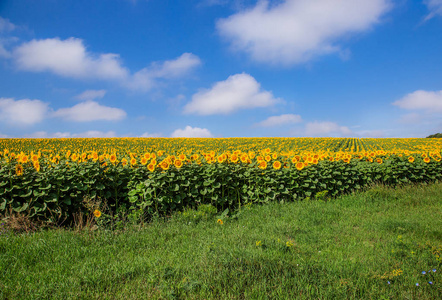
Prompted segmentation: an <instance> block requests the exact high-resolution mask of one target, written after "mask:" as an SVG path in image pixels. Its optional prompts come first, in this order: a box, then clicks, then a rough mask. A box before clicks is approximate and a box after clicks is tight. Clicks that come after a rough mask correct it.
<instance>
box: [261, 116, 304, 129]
mask: <svg viewBox="0 0 442 300" xmlns="http://www.w3.org/2000/svg"><path fill="white" fill-rule="evenodd" d="M300 122H302V118H301V116H300V115H293V114H284V115H280V116H272V117H269V118H267V119H265V120H264V121H262V122H259V123H258V124H257V125H258V126H263V127H272V126H281V125H286V124H295V123H300Z"/></svg>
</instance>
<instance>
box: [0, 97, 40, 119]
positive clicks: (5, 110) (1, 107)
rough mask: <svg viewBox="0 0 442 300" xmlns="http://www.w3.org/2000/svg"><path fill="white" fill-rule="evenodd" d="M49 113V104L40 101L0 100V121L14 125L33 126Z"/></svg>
mask: <svg viewBox="0 0 442 300" xmlns="http://www.w3.org/2000/svg"><path fill="white" fill-rule="evenodd" d="M47 113H48V103H45V102H42V101H40V100H30V99H22V100H14V99H12V98H0V120H4V121H6V122H8V123H10V124H12V125H14V124H16V125H19V126H20V125H33V124H36V123H39V122H41V121H42V120H43V119H44V118H45V117H46V115H47Z"/></svg>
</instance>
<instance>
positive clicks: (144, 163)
mask: <svg viewBox="0 0 442 300" xmlns="http://www.w3.org/2000/svg"><path fill="white" fill-rule="evenodd" d="M141 164H142V165H143V166H145V165H146V164H147V159H146V158H145V157H144V156H143V157H142V158H141Z"/></svg>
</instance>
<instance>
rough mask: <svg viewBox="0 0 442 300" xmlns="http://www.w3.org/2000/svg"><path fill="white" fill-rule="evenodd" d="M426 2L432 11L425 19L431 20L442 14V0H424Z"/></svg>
mask: <svg viewBox="0 0 442 300" xmlns="http://www.w3.org/2000/svg"><path fill="white" fill-rule="evenodd" d="M424 3H425V5H426V6H427V7H428V10H429V11H430V13H429V14H428V15H427V16H426V17H425V20H429V19H431V18H433V17H435V16H438V15H439V16H442V0H424Z"/></svg>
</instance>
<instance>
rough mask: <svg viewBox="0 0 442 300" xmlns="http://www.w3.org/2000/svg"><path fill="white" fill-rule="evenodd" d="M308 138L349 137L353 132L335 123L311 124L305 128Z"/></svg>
mask: <svg viewBox="0 0 442 300" xmlns="http://www.w3.org/2000/svg"><path fill="white" fill-rule="evenodd" d="M305 133H306V135H308V136H312V137H313V136H349V135H351V134H352V131H351V130H350V129H349V128H348V127H346V126H339V125H338V124H336V123H334V122H317V121H315V122H309V123H307V124H306V126H305Z"/></svg>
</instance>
